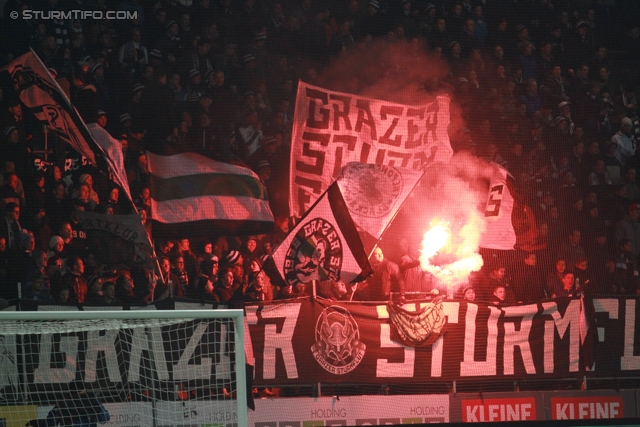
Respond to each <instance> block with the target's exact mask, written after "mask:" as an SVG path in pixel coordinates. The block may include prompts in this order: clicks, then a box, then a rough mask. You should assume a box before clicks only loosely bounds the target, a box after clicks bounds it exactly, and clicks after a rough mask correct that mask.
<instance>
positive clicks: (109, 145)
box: [88, 123, 133, 203]
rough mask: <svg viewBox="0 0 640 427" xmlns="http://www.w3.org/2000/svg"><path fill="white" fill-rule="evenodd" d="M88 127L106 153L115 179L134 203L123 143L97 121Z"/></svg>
mask: <svg viewBox="0 0 640 427" xmlns="http://www.w3.org/2000/svg"><path fill="white" fill-rule="evenodd" d="M88 128H89V131H90V132H91V135H92V136H93V137H94V138H95V141H96V143H97V144H98V145H99V146H100V148H101V149H102V151H103V153H104V158H105V160H106V161H107V164H108V165H109V169H110V170H111V173H112V174H113V177H114V181H115V182H117V183H118V185H119V186H120V187H122V189H123V190H124V192H125V194H126V195H127V197H128V198H129V200H130V201H131V202H132V203H133V198H132V197H131V190H130V189H129V181H128V180H127V172H126V170H125V168H124V153H123V152H122V144H121V143H120V141H118V140H117V139H115V138H114V137H112V136H111V135H109V132H107V131H106V130H104V129H103V128H102V127H101V126H100V125H98V124H97V123H89V125H88Z"/></svg>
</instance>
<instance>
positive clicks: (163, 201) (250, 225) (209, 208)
mask: <svg viewBox="0 0 640 427" xmlns="http://www.w3.org/2000/svg"><path fill="white" fill-rule="evenodd" d="M147 164H148V167H149V173H150V190H151V212H152V218H153V221H154V234H156V233H157V234H160V235H165V236H202V235H203V233H223V234H224V235H228V234H255V233H265V232H270V231H272V230H273V214H272V213H271V208H270V207H269V201H268V199H267V193H266V189H265V186H264V185H263V184H262V182H260V179H259V178H258V176H257V175H256V174H255V173H254V172H253V171H251V170H250V169H248V168H245V167H242V166H237V165H232V164H229V163H223V162H219V161H217V160H212V159H210V158H208V157H205V156H202V155H200V154H196V153H180V154H176V155H173V156H160V155H157V154H153V153H150V152H147Z"/></svg>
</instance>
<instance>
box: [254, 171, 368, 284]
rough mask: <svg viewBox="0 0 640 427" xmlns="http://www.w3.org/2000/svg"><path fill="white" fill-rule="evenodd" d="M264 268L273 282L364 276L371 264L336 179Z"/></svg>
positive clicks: (336, 280) (362, 277)
mask: <svg viewBox="0 0 640 427" xmlns="http://www.w3.org/2000/svg"><path fill="white" fill-rule="evenodd" d="M264 268H265V271H266V272H267V274H268V275H269V277H270V278H271V280H272V281H274V282H275V283H283V282H284V283H285V284H287V285H292V286H296V285H298V284H304V283H309V282H311V281H312V280H320V281H325V280H330V281H333V282H345V283H350V282H353V281H356V280H364V278H366V277H367V275H368V274H369V272H370V270H371V266H370V265H369V261H368V259H367V254H366V253H365V251H364V247H363V246H362V241H361V240H360V236H359V235H358V232H357V230H356V228H355V226H354V224H353V221H352V220H351V216H350V215H349V211H348V210H347V207H346V206H345V202H344V199H343V198H342V195H341V194H340V188H339V187H338V184H337V183H334V184H333V185H331V186H330V187H329V189H328V190H327V191H326V192H325V194H323V195H322V197H320V199H318V200H317V201H316V203H315V204H314V205H313V206H312V207H311V208H310V209H309V210H308V211H307V213H306V214H305V215H304V216H303V217H302V218H301V219H300V221H299V222H298V224H297V225H296V226H295V227H294V228H293V230H291V231H290V232H289V234H288V235H287V237H286V238H285V239H284V241H283V242H282V243H281V244H280V245H279V246H278V247H277V248H276V250H275V252H274V253H273V255H272V256H271V257H270V258H269V259H267V262H266V263H265V266H264Z"/></svg>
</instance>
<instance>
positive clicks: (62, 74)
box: [0, 0, 640, 304]
mask: <svg viewBox="0 0 640 427" xmlns="http://www.w3.org/2000/svg"><path fill="white" fill-rule="evenodd" d="M28 9H32V10H39V11H44V12H46V13H50V12H52V11H60V10H67V11H69V10H93V11H107V10H114V9H117V10H126V11H130V12H135V13H136V15H135V17H134V18H133V19H129V20H85V21H82V20H79V19H71V20H60V19H43V20H33V19H30V20H27V19H9V18H8V17H9V16H10V12H12V11H19V12H21V13H22V12H23V11H25V10H28ZM49 16H51V15H49ZM638 17H640V4H635V3H634V2H614V5H609V2H604V1H602V0H596V1H594V2H593V4H592V6H590V7H584V6H583V5H582V2H576V1H573V2H572V1H568V2H567V1H565V2H558V1H552V0H538V1H534V0H513V1H511V2H497V1H489V0H486V1H473V2H470V1H455V2H451V1H446V2H445V1H433V2H432V3H428V2H426V1H419V0H415V1H409V0H403V1H400V0H397V1H391V0H390V1H383V0H371V1H359V0H342V1H337V0H336V1H320V0H301V1H293V0H291V1H289V0H283V1H277V0H274V1H265V2H258V1H254V0H243V1H231V0H220V1H212V0H195V1H192V0H162V1H156V2H144V3H143V2H140V1H139V0H124V1H122V2H121V3H119V4H118V2H109V1H105V0H69V1H66V2H65V1H62V0H40V1H35V0H34V1H33V3H31V2H29V1H21V0H9V1H7V3H6V4H5V7H4V19H3V21H2V25H1V26H0V28H2V29H1V30H0V36H1V38H0V65H5V64H7V63H8V62H10V61H11V60H12V59H13V58H15V57H17V56H19V55H21V54H23V53H25V52H27V51H28V49H29V48H32V49H33V50H34V51H35V52H36V53H37V54H38V55H39V56H40V58H41V59H42V60H43V62H44V63H45V65H46V66H47V67H48V68H49V71H50V72H51V74H52V75H53V76H54V77H55V78H56V80H57V81H58V83H59V84H60V86H61V87H62V89H63V90H64V91H65V92H66V93H67V94H68V96H69V98H70V99H71V100H72V102H73V104H74V105H75V107H76V108H77V109H78V111H79V113H80V114H81V116H82V117H83V118H84V120H85V121H86V122H87V123H91V122H97V123H98V124H99V125H100V126H102V127H104V128H105V129H107V130H108V131H109V132H110V133H111V134H112V135H113V136H114V137H115V138H117V139H118V140H119V141H120V142H121V143H122V147H123V151H124V153H125V160H126V166H127V177H128V179H129V184H130V188H131V194H132V195H133V197H134V198H135V203H136V206H137V208H138V209H139V210H140V211H141V212H142V214H143V221H144V222H145V223H146V224H145V225H146V227H147V228H148V232H149V234H150V236H151V237H153V232H152V230H151V224H150V223H149V222H147V218H148V217H149V216H151V215H152V212H151V210H150V207H149V177H148V173H147V171H146V155H145V150H150V151H154V152H158V153H165V154H167V153H176V152H181V151H199V152H206V153H207V155H209V156H210V157H213V158H217V159H222V160H229V161H242V162H244V163H246V164H247V165H248V166H250V167H251V168H253V169H254V170H255V171H256V173H257V174H258V176H259V177H260V179H261V180H262V181H263V182H264V183H265V185H266V187H267V191H268V194H269V198H270V203H271V205H272V209H273V211H274V213H275V214H276V226H277V230H278V231H277V232H276V233H274V234H272V235H266V236H257V237H249V238H237V237H228V236H227V237H219V238H218V239H217V240H214V241H198V242H197V243H196V242H194V243H195V244H197V246H198V252H197V253H194V252H193V250H192V249H191V245H190V241H189V239H180V240H176V241H172V240H163V241H156V242H155V243H156V251H157V255H158V267H159V271H154V268H153V267H152V266H149V265H146V266H137V265H133V266H132V265H127V263H126V262H125V261H126V259H124V258H125V256H124V255H122V254H121V253H120V252H121V251H120V250H119V248H105V247H104V245H100V244H99V243H98V242H95V241H90V240H88V239H87V236H86V233H85V232H84V231H83V230H82V227H81V225H80V223H79V221H78V218H77V216H76V214H75V209H82V210H87V211H97V212H102V213H129V212H130V211H131V210H132V206H130V204H129V203H127V201H126V200H124V197H123V195H122V194H121V188H119V187H118V186H116V185H115V184H113V183H112V182H111V181H109V180H108V179H107V178H106V177H105V176H103V175H102V174H100V173H97V172H96V170H95V169H94V168H92V167H89V166H86V165H84V164H83V162H82V160H78V159H77V158H75V159H73V158H69V157H73V156H69V155H67V154H66V153H65V150H64V145H63V144H60V143H57V140H56V137H55V135H53V134H52V133H48V134H45V132H44V131H43V128H42V125H40V124H38V122H37V121H36V120H35V119H34V117H33V116H32V115H31V113H30V112H29V111H28V110H27V109H26V108H24V107H23V105H22V104H21V102H20V101H19V99H18V98H17V96H16V95H15V93H13V88H12V86H11V83H10V81H9V76H8V74H7V73H5V74H7V75H4V74H3V75H2V76H1V77H0V79H1V81H2V90H1V91H0V101H1V102H0V105H1V113H2V117H0V120H1V122H0V127H1V129H2V131H3V134H2V135H1V137H2V142H1V144H0V160H1V162H0V166H1V167H0V169H1V170H0V172H1V173H2V176H3V180H4V185H3V186H2V187H0V198H1V199H2V205H3V209H4V213H5V220H4V221H0V222H1V223H2V224H1V225H0V236H2V237H0V260H1V261H0V262H2V266H0V269H1V271H2V278H1V280H2V295H0V297H3V298H5V299H7V300H11V299H15V298H17V297H18V296H19V294H18V292H20V296H21V297H22V298H27V299H34V300H38V301H58V302H74V303H98V304H120V303H124V304H134V303H148V302H150V301H155V300H159V299H162V298H166V297H170V296H174V297H186V298H197V299H208V300H211V301H222V302H229V301H240V300H242V299H244V300H247V301H261V300H270V299H277V298H290V297H292V296H301V295H306V293H307V290H306V289H305V288H304V287H299V288H297V289H292V288H291V287H286V286H285V287H283V288H277V287H274V286H271V285H270V284H269V280H268V278H267V277H266V276H265V275H264V273H261V272H260V269H261V264H262V262H263V260H264V256H265V255H268V254H270V253H271V250H272V248H273V247H274V246H275V245H276V244H277V243H279V242H280V241H281V240H282V238H283V236H284V235H285V233H286V231H287V229H288V226H289V221H288V219H287V218H286V215H287V207H288V202H287V197H288V196H287V188H288V179H289V172H288V168H289V149H290V145H291V131H292V119H293V106H294V105H295V94H296V84H297V81H298V80H299V79H302V80H304V81H308V82H311V83H313V82H314V81H316V79H317V77H318V75H319V74H320V73H322V71H323V69H324V67H325V66H326V65H327V64H328V63H330V62H331V61H340V60H342V59H344V58H349V57H350V56H352V55H354V54H355V53H356V52H363V51H367V49H372V48H373V46H374V45H376V43H383V44H384V45H385V46H387V47H389V46H390V47H393V46H398V47H399V46H401V45H411V46H416V47H417V48H419V49H423V50H424V53H425V54H428V55H430V57H431V58H432V60H433V62H434V63H444V64H446V67H447V68H446V72H445V73H443V74H442V76H440V77H438V78H429V79H428V80H427V81H425V82H424V87H423V89H424V91H425V92H430V93H438V92H446V93H448V94H449V95H450V96H451V98H452V100H453V101H454V103H455V104H456V105H458V106H459V107H460V109H459V111H460V113H461V117H462V119H463V122H464V123H465V126H463V127H461V128H459V129H454V128H452V131H451V132H450V139H451V142H452V146H453V147H454V149H455V150H456V151H468V152H471V153H473V154H475V155H476V156H478V157H480V158H483V159H485V160H486V161H488V162H495V163H498V164H501V165H502V166H504V167H505V168H507V169H508V170H509V171H510V172H511V173H512V175H513V176H514V177H515V183H516V186H517V187H518V188H519V189H520V193H521V195H522V196H523V197H524V200H522V201H524V203H525V204H527V205H528V206H530V208H531V209H529V210H528V211H527V214H528V215H529V217H528V218H525V220H524V222H527V221H528V223H530V224H531V223H534V224H535V226H533V227H530V228H531V229H532V230H534V232H533V235H532V236H529V237H530V238H529V239H528V240H527V243H526V244H522V245H520V246H521V249H523V250H524V252H523V253H525V255H523V257H522V259H523V261H522V262H518V263H513V262H510V263H508V262H505V261H503V260H501V259H499V258H500V257H498V259H497V260H496V259H493V258H491V259H489V258H488V259H487V261H489V260H490V261H491V262H488V263H487V267H486V268H485V269H484V270H486V271H483V272H482V273H479V274H478V275H475V276H473V277H472V278H471V280H470V286H468V287H465V288H464V289H461V294H460V295H461V296H463V295H467V294H469V295H471V293H476V294H477V296H478V297H479V298H481V299H484V300H487V301H492V302H497V300H496V298H498V297H497V296H494V295H496V294H499V295H505V296H506V297H503V298H498V299H506V301H508V302H515V301H523V302H529V301H535V300H539V299H541V298H545V297H554V296H560V295H568V294H574V293H576V292H580V291H584V292H604V293H618V294H636V293H640V286H639V284H638V280H639V275H638V267H637V263H638V260H639V256H640V223H639V222H638V219H639V218H640V204H638V203H640V187H639V186H638V184H637V173H636V172H637V165H638V156H637V155H636V132H638V131H640V127H639V126H638V124H637V120H638V115H637V108H638V104H637V98H636V95H635V92H636V90H635V89H636V87H637V83H638V74H637V69H635V68H634V66H633V62H632V59H633V58H635V57H637V54H638V53H640V26H639V24H638V22H640V20H639V19H638ZM610 49H615V50H617V52H616V58H617V60H616V61H613V60H612V59H611V58H610V53H609V52H610ZM349 84H350V87H351V89H352V91H353V92H356V93H357V92H358V90H359V83H358V81H357V78H356V79H355V81H350V83H349ZM360 86H361V85H360ZM76 157H77V155H76ZM410 247H411V245H409V244H407V242H404V243H403V244H401V245H399V248H401V249H399V250H398V251H397V253H392V254H390V258H391V259H392V260H393V261H396V262H390V261H389V260H388V259H386V258H385V257H384V256H383V255H382V253H381V252H380V254H378V255H376V256H374V258H373V261H374V262H373V264H374V267H375V270H376V273H375V274H374V278H373V279H372V280H371V281H370V282H371V283H376V285H375V286H377V288H376V290H375V294H376V295H378V296H381V297H384V298H386V297H388V296H389V290H390V289H392V287H393V286H396V287H397V289H395V290H398V291H399V292H400V293H404V292H408V293H410V292H424V291H427V290H430V289H431V288H432V287H434V286H436V285H434V283H432V282H433V280H432V278H429V277H427V275H426V274H425V273H423V272H421V271H420V270H419V266H417V264H416V259H417V255H416V254H414V253H413V252H412V250H411V249H410ZM105 257H107V258H109V259H110V260H111V262H108V263H105V262H104V259H105ZM376 257H377V258H381V259H376ZM105 264H106V265H105ZM416 269H418V270H416ZM547 274H548V275H549V277H548V278H547V277H546V275H547ZM565 277H570V278H569V279H565ZM545 279H546V280H545ZM575 279H578V280H577V281H578V282H579V284H580V285H579V286H578V287H576V280H575ZM565 281H566V283H567V284H565V285H563V283H564V282H565ZM383 282H385V283H383ZM389 282H394V283H392V284H391V285H389ZM569 282H570V283H569ZM17 283H21V284H22V287H21V288H20V289H19V287H18V286H17V285H16V284H17ZM247 283H248V284H249V285H247ZM585 283H586V284H587V286H584V285H585ZM510 284H511V285H510ZM498 285H501V286H502V287H503V288H504V289H503V290H502V291H500V290H499V289H498V288H500V286H498ZM381 286H382V288H380V287H381ZM582 286H584V288H582ZM380 289H384V291H383V292H382V294H380ZM494 290H495V292H494ZM365 291H366V287H365V286H361V287H360V290H359V291H358V290H356V289H348V288H347V287H346V286H344V285H342V284H332V285H329V286H328V287H327V286H321V288H320V289H319V293H320V294H321V295H323V296H326V297H330V298H336V299H358V298H359V297H360V299H366V298H368V297H371V295H370V294H369V293H367V292H365ZM363 292H364V293H363ZM469 298H470V296H469ZM494 300H496V301H494Z"/></svg>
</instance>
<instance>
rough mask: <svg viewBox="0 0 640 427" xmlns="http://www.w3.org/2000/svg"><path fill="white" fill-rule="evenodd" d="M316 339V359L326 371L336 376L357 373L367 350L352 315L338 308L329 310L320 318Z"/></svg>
mask: <svg viewBox="0 0 640 427" xmlns="http://www.w3.org/2000/svg"><path fill="white" fill-rule="evenodd" d="M315 339H316V342H315V344H314V345H313V346H311V351H312V353H313V357H314V358H315V359H316V362H318V364H319V365H320V366H322V368H323V369H324V370H325V371H327V372H329V373H332V374H336V375H344V374H347V373H349V372H351V371H353V370H354V369H355V368H356V367H357V366H358V365H359V364H360V362H361V361H362V359H363V358H364V353H365V351H366V349H367V346H366V345H365V344H364V343H362V342H360V329H359V327H358V324H357V323H356V321H355V319H354V318H353V316H351V313H349V311H348V310H346V309H345V308H343V307H340V306H337V305H333V306H330V307H327V308H325V309H324V310H323V312H322V314H320V316H319V317H318V321H317V323H316V334H315Z"/></svg>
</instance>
